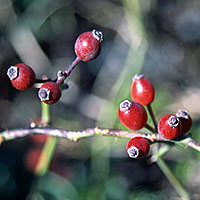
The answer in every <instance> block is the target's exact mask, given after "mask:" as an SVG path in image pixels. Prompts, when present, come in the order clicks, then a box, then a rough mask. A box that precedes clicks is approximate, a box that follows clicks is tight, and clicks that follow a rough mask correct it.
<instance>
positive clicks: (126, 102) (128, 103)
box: [120, 100, 133, 111]
mask: <svg viewBox="0 0 200 200" xmlns="http://www.w3.org/2000/svg"><path fill="white" fill-rule="evenodd" d="M132 105H133V104H132V102H131V101H129V100H124V101H123V102H122V103H120V111H125V110H129V109H130V108H131V106H132Z"/></svg>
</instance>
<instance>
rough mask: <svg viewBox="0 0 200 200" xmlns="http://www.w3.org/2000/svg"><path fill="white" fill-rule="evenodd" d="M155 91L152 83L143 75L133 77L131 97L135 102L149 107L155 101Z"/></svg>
mask: <svg viewBox="0 0 200 200" xmlns="http://www.w3.org/2000/svg"><path fill="white" fill-rule="evenodd" d="M154 96H155V90H154V87H153V85H152V84H151V82H150V81H149V80H148V79H146V78H145V77H144V75H142V74H139V75H138V74H136V75H135V76H134V77H133V81H132V85H131V97H132V99H133V101H136V102H138V103H140V104H142V105H143V106H144V105H149V104H150V103H152V101H153V100H154Z"/></svg>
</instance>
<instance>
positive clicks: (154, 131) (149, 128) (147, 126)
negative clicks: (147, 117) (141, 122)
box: [145, 124, 156, 133]
mask: <svg viewBox="0 0 200 200" xmlns="http://www.w3.org/2000/svg"><path fill="white" fill-rule="evenodd" d="M145 128H146V129H148V130H149V131H151V132H152V133H156V130H155V129H154V128H153V127H152V126H150V125H149V124H146V125H145Z"/></svg>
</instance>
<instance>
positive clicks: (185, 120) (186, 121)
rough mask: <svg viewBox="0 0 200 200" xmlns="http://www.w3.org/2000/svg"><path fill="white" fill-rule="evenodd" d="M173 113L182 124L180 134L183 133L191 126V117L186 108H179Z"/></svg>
mask: <svg viewBox="0 0 200 200" xmlns="http://www.w3.org/2000/svg"><path fill="white" fill-rule="evenodd" d="M175 115H176V116H177V117H178V118H179V120H180V121H181V125H182V130H181V135H184V134H185V133H187V132H188V131H189V130H190V129H191V127H192V118H191V117H190V115H189V113H188V112H187V111H186V110H179V111H178V112H177V113H176V114H175Z"/></svg>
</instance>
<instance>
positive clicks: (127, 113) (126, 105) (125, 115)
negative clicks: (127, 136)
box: [118, 100, 147, 130]
mask: <svg viewBox="0 0 200 200" xmlns="http://www.w3.org/2000/svg"><path fill="white" fill-rule="evenodd" d="M118 117H119V120H120V121H121V123H122V124H123V125H124V126H125V127H127V128H129V129H132V130H139V129H141V128H143V127H144V126H145V125H146V123H147V113H146V110H145V109H144V107H143V106H142V105H140V104H139V103H137V102H134V101H129V100H125V101H123V102H122V103H120V107H119V110H118Z"/></svg>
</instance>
